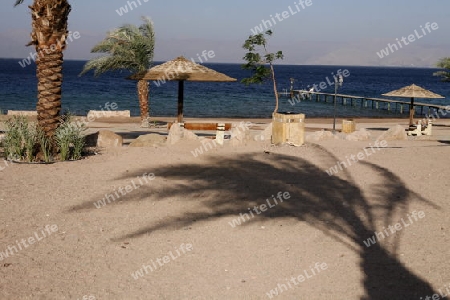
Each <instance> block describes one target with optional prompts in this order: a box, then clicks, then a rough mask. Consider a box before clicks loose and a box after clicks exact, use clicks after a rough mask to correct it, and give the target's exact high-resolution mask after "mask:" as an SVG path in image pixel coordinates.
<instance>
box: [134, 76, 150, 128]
mask: <svg viewBox="0 0 450 300" xmlns="http://www.w3.org/2000/svg"><path fill="white" fill-rule="evenodd" d="M148 89H149V84H148V81H147V80H139V81H138V83H137V90H138V97H139V109H140V111H141V127H149V126H150V124H149V120H148V119H149V107H148V94H149V91H148Z"/></svg>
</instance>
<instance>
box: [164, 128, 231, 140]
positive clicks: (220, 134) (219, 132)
mask: <svg viewBox="0 0 450 300" xmlns="http://www.w3.org/2000/svg"><path fill="white" fill-rule="evenodd" d="M173 124H174V123H167V129H168V130H170V128H171V127H172V125H173ZM180 125H181V127H183V128H184V129H187V130H200V131H213V130H215V131H216V143H217V144H219V145H223V141H224V139H225V131H228V130H230V129H231V126H232V124H231V123H180Z"/></svg>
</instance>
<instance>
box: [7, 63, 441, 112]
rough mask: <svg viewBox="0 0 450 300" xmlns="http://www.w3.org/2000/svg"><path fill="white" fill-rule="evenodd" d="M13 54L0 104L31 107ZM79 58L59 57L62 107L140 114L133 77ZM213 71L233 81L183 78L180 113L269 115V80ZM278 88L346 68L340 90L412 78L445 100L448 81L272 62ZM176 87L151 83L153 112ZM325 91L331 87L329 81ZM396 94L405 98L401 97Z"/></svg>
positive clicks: (26, 78) (314, 106)
mask: <svg viewBox="0 0 450 300" xmlns="http://www.w3.org/2000/svg"><path fill="white" fill-rule="evenodd" d="M18 61H19V60H17V59H0V110H2V111H3V112H5V111H6V110H8V109H12V110H35V106H36V101H37V100H36V93H37V92H36V77H35V64H34V63H32V64H31V65H29V66H27V67H25V68H22V67H21V66H20V65H19V63H18ZM84 63H85V62H84V61H65V62H64V83H63V98H62V106H63V110H68V111H70V112H72V113H75V114H77V115H85V114H86V113H87V112H88V111H89V110H91V109H93V110H97V109H100V108H101V107H104V105H105V103H106V102H116V103H117V104H118V106H119V110H131V114H132V115H133V116H138V115H139V105H138V100H137V95H136V82H135V81H131V80H126V79H125V77H127V76H128V75H130V73H128V72H125V71H124V72H115V73H108V74H104V75H102V76H100V77H98V78H95V77H94V76H93V75H92V73H88V74H86V75H84V76H83V77H78V74H79V73H80V72H81V70H82V67H83V65H84ZM205 66H207V67H209V68H212V69H214V70H216V71H219V72H223V73H225V74H227V75H229V76H231V77H234V78H237V79H238V82H234V83H212V82H211V83H210V82H201V83H196V82H186V84H185V104H184V116H185V117H240V118H245V117H247V118H270V116H271V113H272V111H273V108H274V105H275V100H274V96H273V91H272V86H271V83H270V82H267V83H266V84H263V85H252V86H245V85H243V84H241V83H239V81H240V80H241V79H242V78H244V77H246V76H249V73H248V72H247V71H245V70H242V69H241V67H240V65H239V64H205ZM275 68H276V69H275V71H276V76H277V81H278V90H279V91H283V90H284V89H289V87H290V80H289V79H290V78H295V80H296V81H295V85H294V88H295V89H300V88H307V86H309V85H311V86H312V85H313V84H320V82H323V81H325V82H326V78H327V77H328V78H329V80H331V81H332V80H333V79H332V78H333V77H332V73H336V72H337V70H339V69H341V70H345V69H347V70H348V71H349V72H350V76H349V77H347V78H345V81H344V84H343V86H342V88H340V89H339V93H342V94H348V95H355V96H366V97H378V98H383V97H382V96H381V94H383V93H387V92H389V91H391V90H395V89H399V88H401V87H404V86H407V85H410V84H412V83H415V84H417V85H420V86H422V87H424V88H426V89H429V90H431V91H433V92H435V93H438V94H441V95H442V96H444V97H446V98H445V99H418V100H417V101H418V102H429V103H434V104H440V105H450V101H448V100H449V99H450V84H449V83H443V82H441V81H440V80H439V78H436V77H433V76H432V74H433V72H435V71H436V70H437V69H423V68H384V67H354V66H347V67H346V66H287V65H277V66H275ZM177 89H178V85H177V83H175V82H168V83H166V84H164V85H161V86H160V87H157V86H156V85H155V84H154V83H152V84H151V88H150V112H151V115H152V116H176V112H177ZM324 92H329V93H334V87H333V86H330V87H328V88H327V89H325V90H324ZM391 99H395V100H404V101H409V100H408V99H402V98H391ZM279 111H291V112H299V113H300V112H301V113H305V114H306V116H307V117H326V116H332V114H333V107H332V105H330V104H324V103H315V102H312V101H302V102H301V103H298V104H296V105H294V106H292V105H291V104H290V103H289V102H288V98H286V97H282V98H281V103H280V109H279ZM338 114H339V116H342V117H358V116H378V117H392V116H394V115H393V113H392V112H391V113H388V112H386V111H384V110H377V111H376V110H371V109H361V108H358V107H343V106H340V105H338Z"/></svg>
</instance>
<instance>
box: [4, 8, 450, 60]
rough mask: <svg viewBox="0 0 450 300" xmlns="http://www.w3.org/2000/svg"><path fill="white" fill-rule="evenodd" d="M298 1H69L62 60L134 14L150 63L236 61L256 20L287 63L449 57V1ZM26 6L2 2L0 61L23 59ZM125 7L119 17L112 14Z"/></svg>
mask: <svg viewBox="0 0 450 300" xmlns="http://www.w3.org/2000/svg"><path fill="white" fill-rule="evenodd" d="M5 1H6V2H10V5H5ZM300 1H301V0H276V1H275V0H271V1H269V0H245V1H242V0H240V1H237V0H228V1H206V0H189V1H186V0H184V1H181V0H165V1H157V0H108V1H100V0H97V1H95V0H91V1H89V0H78V1H69V2H70V3H71V5H72V11H71V13H70V15H69V30H71V31H74V32H75V31H78V32H79V33H80V38H79V39H77V40H74V41H73V42H71V43H70V44H69V47H68V50H67V51H66V53H65V57H66V58H67V59H89V58H92V57H93V55H92V54H90V49H91V48H92V47H93V46H94V45H95V44H96V43H97V42H99V41H100V40H101V39H102V38H103V37H104V36H105V34H106V32H107V31H109V30H111V29H113V28H115V27H117V26H120V25H122V24H125V23H131V24H136V25H139V24H140V22H141V20H140V17H141V16H148V17H150V18H151V19H152V20H153V22H154V26H155V32H156V49H155V60H156V61H165V60H169V59H173V58H175V57H177V56H179V55H184V56H186V57H187V58H194V59H197V56H196V55H197V54H201V53H202V52H203V51H204V50H207V51H211V50H212V51H214V53H215V56H214V58H208V59H209V60H210V61H209V62H237V63H241V62H242V56H243V55H244V54H245V52H244V50H243V49H242V47H241V46H242V44H243V42H244V41H245V39H246V38H247V37H248V36H249V35H251V34H252V29H253V30H255V27H256V26H259V25H261V24H262V22H263V21H266V22H265V24H266V26H268V27H269V28H270V29H272V30H273V32H274V35H273V37H272V38H271V40H270V42H269V47H270V50H272V51H278V50H282V51H283V52H284V54H285V57H286V58H285V63H289V64H341V65H351V64H355V65H407V66H408V65H414V64H417V66H421V65H423V66H431V65H432V64H434V62H435V61H437V60H438V59H439V58H440V57H443V56H450V42H449V41H448V36H449V32H450V1H445V0H377V1H368V0H365V1H361V0H339V1H336V0H310V2H309V3H308V1H306V0H303V2H305V4H304V5H303V6H302V5H301V4H300V3H299V2H300ZM31 2H32V1H31V0H25V1H24V3H23V4H22V5H19V6H17V7H14V5H13V4H14V0H4V1H3V4H4V5H3V6H2V9H1V11H0V40H1V45H0V57H5V58H25V57H26V56H27V55H29V52H30V51H32V50H33V49H32V48H28V49H27V48H25V47H24V45H25V44H26V43H27V42H28V39H29V32H30V30H31V17H30V13H29V9H28V7H27V6H28V5H29V4H31ZM132 2H134V3H136V5H133V4H132ZM308 4H309V6H308ZM130 5H131V6H130ZM136 6H137V7H136ZM125 7H126V8H127V10H128V12H127V13H124V10H123V9H122V11H120V9H121V8H125ZM130 7H132V9H130ZM118 11H119V12H121V14H122V15H119V13H118ZM283 11H286V13H285V15H284V16H286V17H285V18H284V17H283V16H282V15H279V16H278V19H277V17H276V14H277V13H278V14H281V13H283ZM271 16H273V17H274V18H273V20H275V21H276V22H273V20H271ZM280 19H281V21H280ZM269 21H270V23H272V24H270V23H269ZM427 22H430V24H431V23H436V24H437V25H438V27H439V28H438V29H436V30H431V32H427V35H424V34H423V33H422V31H421V26H422V27H424V26H425V24H426V23H427ZM263 28H264V29H266V27H263ZM415 30H417V32H418V33H419V36H422V37H421V38H420V39H417V38H416V40H415V41H414V42H412V43H409V44H408V45H403V46H404V47H403V48H402V49H399V50H395V51H392V52H391V53H389V55H388V56H385V57H383V58H380V56H379V55H377V52H380V50H381V49H385V48H386V47H387V46H388V44H389V43H391V44H393V43H396V38H398V39H401V38H402V37H404V36H405V37H407V36H408V35H411V34H415ZM421 33H422V34H421ZM391 48H392V46H391Z"/></svg>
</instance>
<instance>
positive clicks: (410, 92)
mask: <svg viewBox="0 0 450 300" xmlns="http://www.w3.org/2000/svg"><path fill="white" fill-rule="evenodd" d="M383 96H389V97H402V98H411V104H410V105H409V125H410V126H411V125H413V124H414V111H415V109H414V98H428V99H442V98H445V97H442V96H441V95H438V94H435V93H433V92H430V91H428V90H426V89H424V88H421V87H420V86H417V85H415V84H413V85H410V86H406V87H403V88H401V89H399V90H395V91H392V92H389V93H387V94H383Z"/></svg>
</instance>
